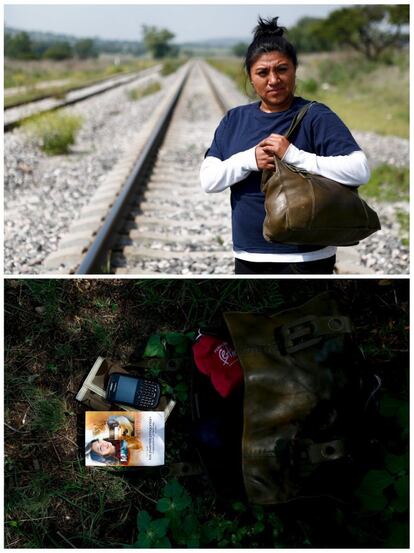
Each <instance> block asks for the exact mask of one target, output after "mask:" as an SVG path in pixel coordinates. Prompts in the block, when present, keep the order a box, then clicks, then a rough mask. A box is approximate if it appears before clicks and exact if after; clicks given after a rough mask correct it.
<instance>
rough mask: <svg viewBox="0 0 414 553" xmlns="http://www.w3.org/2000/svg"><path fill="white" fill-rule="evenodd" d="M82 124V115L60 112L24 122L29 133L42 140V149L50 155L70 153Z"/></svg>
mask: <svg viewBox="0 0 414 553" xmlns="http://www.w3.org/2000/svg"><path fill="white" fill-rule="evenodd" d="M81 125H82V118H81V117H79V116H74V115H63V114H61V113H59V112H56V113H46V114H44V115H40V116H37V117H35V118H33V119H30V120H29V121H28V122H27V123H25V124H24V126H25V127H26V129H27V131H28V132H29V134H32V135H33V136H35V137H36V138H37V139H38V140H39V141H40V144H41V146H40V147H41V149H42V150H43V151H44V152H46V153H47V154H49V155H58V154H66V153H68V151H69V146H71V145H72V144H74V143H75V138H76V133H77V132H78V130H79V129H80V127H81Z"/></svg>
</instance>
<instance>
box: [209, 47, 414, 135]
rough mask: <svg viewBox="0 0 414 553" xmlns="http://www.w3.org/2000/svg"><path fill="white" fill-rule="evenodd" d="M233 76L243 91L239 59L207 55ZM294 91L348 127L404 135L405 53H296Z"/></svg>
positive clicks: (406, 106) (406, 105)
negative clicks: (369, 56)
mask: <svg viewBox="0 0 414 553" xmlns="http://www.w3.org/2000/svg"><path fill="white" fill-rule="evenodd" d="M208 61H209V62H210V63H211V64H212V65H213V66H214V67H216V68H217V69H218V70H220V71H222V72H224V73H225V74H227V75H228V76H229V77H231V78H232V79H234V81H235V82H236V83H237V85H238V87H239V89H240V91H241V92H243V93H244V94H246V93H247V94H248V95H250V94H251V89H249V88H246V82H248V79H246V77H245V74H244V70H243V65H242V61H241V60H240V59H237V58H226V59H221V60H220V59H209V60H208ZM296 94H297V95H304V96H305V97H308V98H309V99H312V100H317V101H319V102H322V103H325V104H327V105H328V106H329V107H330V108H331V109H332V110H333V111H335V112H336V113H337V114H338V115H339V116H340V117H341V118H342V119H343V121H344V122H345V123H346V124H347V125H348V126H349V127H350V128H351V129H354V130H359V131H371V132H376V133H378V134H383V135H395V136H400V137H402V138H408V136H409V72H408V55H407V54H406V53H401V52H400V53H398V54H394V56H392V57H390V58H387V60H383V61H381V62H377V63H373V62H368V61H366V60H365V59H364V58H363V57H362V56H359V55H357V54H348V53H343V52H342V53H341V52H339V53H337V52H334V53H332V54H327V53H324V54H320V55H318V54H311V55H303V56H301V57H300V65H299V68H298V78H297V88H296Z"/></svg>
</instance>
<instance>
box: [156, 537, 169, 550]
mask: <svg viewBox="0 0 414 553" xmlns="http://www.w3.org/2000/svg"><path fill="white" fill-rule="evenodd" d="M154 547H159V548H162V549H170V548H171V547H172V545H171V542H170V540H169V539H168V538H167V536H164V537H163V538H160V539H159V540H157V541H156V542H155V543H154Z"/></svg>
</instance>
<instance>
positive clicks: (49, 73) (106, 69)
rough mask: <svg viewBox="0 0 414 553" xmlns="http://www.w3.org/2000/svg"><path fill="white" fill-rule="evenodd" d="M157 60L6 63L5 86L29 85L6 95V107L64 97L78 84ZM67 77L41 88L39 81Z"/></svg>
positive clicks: (89, 82)
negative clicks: (59, 82) (59, 83)
mask: <svg viewBox="0 0 414 553" xmlns="http://www.w3.org/2000/svg"><path fill="white" fill-rule="evenodd" d="M157 63H158V62H157V61H156V60H149V59H148V60H143V59H130V60H125V61H124V62H122V63H120V64H118V65H114V64H113V62H112V58H110V60H108V59H107V60H104V59H102V60H94V61H90V60H88V61H79V60H77V61H76V62H74V61H73V60H70V61H63V62H50V61H49V62H45V61H41V62H38V61H29V62H23V61H19V62H16V61H11V60H6V62H5V77H4V78H5V85H4V86H5V88H12V87H26V90H25V91H22V92H18V93H17V94H13V95H6V96H5V98H4V107H12V106H14V105H16V104H18V103H21V102H27V101H33V100H37V99H39V98H44V97H47V96H56V97H59V98H62V97H64V96H65V94H66V93H67V92H69V91H70V90H73V89H75V88H78V87H83V86H89V85H92V84H95V83H98V82H100V81H102V80H104V79H107V78H108V77H110V76H113V75H121V74H124V73H125V74H126V73H130V72H131V71H141V70H143V69H146V68H148V67H151V66H153V65H156V64H157ZM55 80H66V81H67V82H65V83H62V84H61V85H53V86H48V87H46V88H44V87H43V86H42V87H38V86H37V85H39V84H40V83H42V84H43V83H44V82H47V81H55Z"/></svg>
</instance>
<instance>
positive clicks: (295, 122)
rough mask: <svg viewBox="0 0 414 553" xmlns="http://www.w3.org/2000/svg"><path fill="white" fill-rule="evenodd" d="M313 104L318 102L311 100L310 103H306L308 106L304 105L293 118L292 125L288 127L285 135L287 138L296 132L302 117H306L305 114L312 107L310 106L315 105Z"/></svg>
mask: <svg viewBox="0 0 414 553" xmlns="http://www.w3.org/2000/svg"><path fill="white" fill-rule="evenodd" d="M313 104H316V102H309V103H308V104H306V106H303V108H302V109H300V110H299V111H298V112H297V113H296V115H295V117H294V118H293V121H292V123H291V124H290V127H289V129H288V131H287V132H286V133H285V137H286V138H287V139H289V138H290V136H291V135H292V134H293V133H294V132H295V130H296V129H297V128H298V127H299V125H300V123H301V121H302V119H303V118H304V117H305V115H306V114H307V112H308V110H309V109H310V107H311V106H312V105H313Z"/></svg>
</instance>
